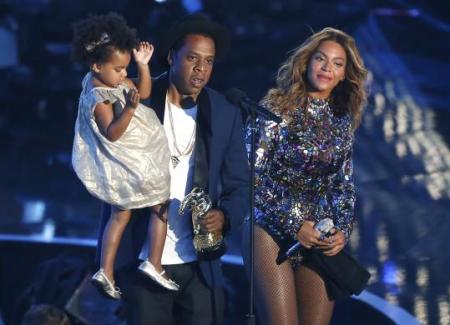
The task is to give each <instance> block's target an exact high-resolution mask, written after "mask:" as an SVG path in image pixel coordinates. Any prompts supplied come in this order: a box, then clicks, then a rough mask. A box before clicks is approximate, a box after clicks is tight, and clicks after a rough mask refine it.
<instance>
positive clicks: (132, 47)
mask: <svg viewBox="0 0 450 325" xmlns="http://www.w3.org/2000/svg"><path fill="white" fill-rule="evenodd" d="M135 34H136V33H135V30H134V29H131V28H130V27H128V26H127V24H126V22H125V20H124V19H123V18H122V17H121V16H119V15H117V14H114V13H110V14H107V15H101V16H91V17H89V18H87V19H85V20H82V21H80V22H78V23H76V24H75V25H74V42H73V53H74V58H75V60H76V61H78V62H82V63H84V64H86V65H88V66H89V68H90V72H88V73H87V75H86V76H85V77H84V79H83V82H82V86H83V90H82V92H81V95H80V100H79V106H78V116H77V121H76V124H75V138H74V144H73V152H72V164H73V167H74V169H75V172H76V174H77V176H78V177H79V178H80V180H81V181H82V183H83V184H84V186H85V187H86V188H87V190H88V191H89V192H90V193H91V194H92V195H94V196H95V197H97V198H99V199H101V200H103V201H104V202H106V203H108V204H110V205H111V217H110V219H109V221H108V224H107V226H106V227H105V231H104V234H103V238H102V249H101V261H100V267H101V268H100V270H98V272H97V273H95V274H94V275H93V277H92V281H93V282H94V284H96V285H97V286H98V287H99V288H100V289H102V290H103V292H104V293H106V294H107V295H108V296H109V297H111V298H114V299H119V298H120V295H121V293H120V290H119V288H117V287H115V286H114V274H113V269H114V260H115V256H116V252H117V249H118V246H119V243H120V239H121V237H122V233H123V231H124V229H125V227H126V225H127V223H128V221H129V220H130V217H131V211H130V210H131V209H137V208H143V207H151V212H152V213H151V218H150V222H149V235H150V239H151V247H152V250H151V252H150V254H149V255H150V256H149V257H148V260H147V261H144V262H143V263H142V264H141V265H140V266H139V270H140V271H141V272H143V273H144V274H146V275H148V276H150V277H151V278H152V279H154V280H155V281H157V282H158V283H159V284H161V285H162V286H164V287H166V288H167V289H170V290H178V285H177V284H176V283H175V282H173V281H172V280H170V279H169V278H168V277H167V275H166V274H165V272H164V270H163V268H162V266H161V255H162V250H163V247H164V241H165V237H166V230H167V224H166V222H167V220H166V219H167V216H166V213H165V210H166V208H167V203H166V202H167V200H168V198H169V190H170V189H169V187H170V185H169V184H170V174H169V160H170V154H169V148H168V143H167V139H166V137H165V133H164V129H163V128H162V126H161V124H160V122H159V120H158V118H157V116H156V114H155V113H154V111H153V110H152V109H150V108H148V107H146V106H144V105H142V104H140V103H139V100H140V99H141V98H142V99H145V98H148V97H149V96H150V91H151V78H150V70H149V66H148V63H149V61H150V58H151V56H152V54H153V46H152V45H150V44H149V43H147V42H140V43H139V44H137V40H136V35H135ZM136 45H138V46H137V49H136ZM131 55H133V57H134V60H135V61H136V64H137V68H138V75H139V76H138V79H137V80H136V81H135V82H133V81H131V80H130V79H128V78H127V67H128V64H129V63H130V59H131Z"/></svg>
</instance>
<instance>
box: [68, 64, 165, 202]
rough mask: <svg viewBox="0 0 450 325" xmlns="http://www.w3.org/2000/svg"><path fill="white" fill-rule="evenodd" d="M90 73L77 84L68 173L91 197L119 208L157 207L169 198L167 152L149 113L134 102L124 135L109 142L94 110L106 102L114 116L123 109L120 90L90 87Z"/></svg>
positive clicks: (160, 129) (160, 130) (159, 128)
mask: <svg viewBox="0 0 450 325" xmlns="http://www.w3.org/2000/svg"><path fill="white" fill-rule="evenodd" d="M91 78H92V75H91V73H88V74H87V75H86V76H85V77H84V79H83V83H82V85H83V90H82V92H81V95H80V100H79V104H78V116H77V120H76V123H75V137H74V141H73V150H72V165H73V168H74V170H75V172H76V174H77V176H78V178H79V179H80V180H81V182H82V183H83V184H84V186H85V187H86V188H87V190H88V191H89V192H90V193H91V194H92V195H93V196H95V197H97V198H99V199H101V200H102V201H104V202H107V203H109V204H112V205H114V206H117V207H119V208H121V209H136V208H142V207H148V206H153V205H156V204H159V203H163V202H165V201H166V200H168V198H169V193H170V173H169V162H170V151H169V146H168V143H167V138H166V135H165V132H164V129H163V126H162V125H161V123H160V121H159V120H158V117H157V116H156V114H155V112H154V111H153V110H152V109H151V108H149V107H146V106H145V105H143V104H141V103H139V105H138V107H137V108H136V111H135V113H134V116H133V118H132V119H131V121H130V124H129V125H128V128H127V129H126V131H125V132H124V134H123V135H122V136H121V137H120V138H119V139H118V140H117V141H115V142H111V141H109V140H108V139H107V138H105V137H104V136H103V135H102V134H101V132H100V130H99V129H98V127H97V123H96V122H95V117H94V108H95V105H96V104H97V103H99V102H106V101H108V102H110V103H112V105H113V108H114V110H115V112H116V113H118V112H120V111H122V110H123V108H124V106H125V97H124V93H123V92H124V90H126V91H129V89H128V87H127V86H125V85H123V84H122V85H120V86H119V87H117V88H107V87H94V88H92V87H91V82H90V81H91Z"/></svg>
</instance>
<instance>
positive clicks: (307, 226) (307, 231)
mask: <svg viewBox="0 0 450 325" xmlns="http://www.w3.org/2000/svg"><path fill="white" fill-rule="evenodd" d="M297 239H298V241H299V242H300V244H302V246H303V247H305V248H312V247H315V246H319V245H320V244H321V241H320V232H319V231H317V230H316V229H314V222H313V221H305V222H304V223H303V225H302V227H301V228H300V230H299V231H298V233H297Z"/></svg>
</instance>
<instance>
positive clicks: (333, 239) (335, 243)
mask: <svg viewBox="0 0 450 325" xmlns="http://www.w3.org/2000/svg"><path fill="white" fill-rule="evenodd" d="M324 241H325V242H327V246H321V247H320V249H322V251H323V255H326V256H333V255H336V254H337V253H339V252H340V251H341V250H342V249H343V248H344V247H345V244H346V243H347V240H346V238H345V235H344V233H343V232H342V231H340V230H339V229H336V228H333V229H331V236H329V237H328V238H326V239H325V240H324Z"/></svg>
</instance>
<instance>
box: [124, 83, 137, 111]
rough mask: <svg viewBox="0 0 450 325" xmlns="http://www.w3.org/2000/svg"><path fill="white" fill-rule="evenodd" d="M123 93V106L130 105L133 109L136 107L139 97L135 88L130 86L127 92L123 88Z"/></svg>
mask: <svg viewBox="0 0 450 325" xmlns="http://www.w3.org/2000/svg"><path fill="white" fill-rule="evenodd" d="M123 95H124V96H125V107H130V108H133V109H135V108H136V107H138V105H139V100H140V99H141V97H140V96H139V93H138V91H137V90H136V89H134V88H132V89H130V90H129V91H128V92H127V91H126V90H124V91H123Z"/></svg>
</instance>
